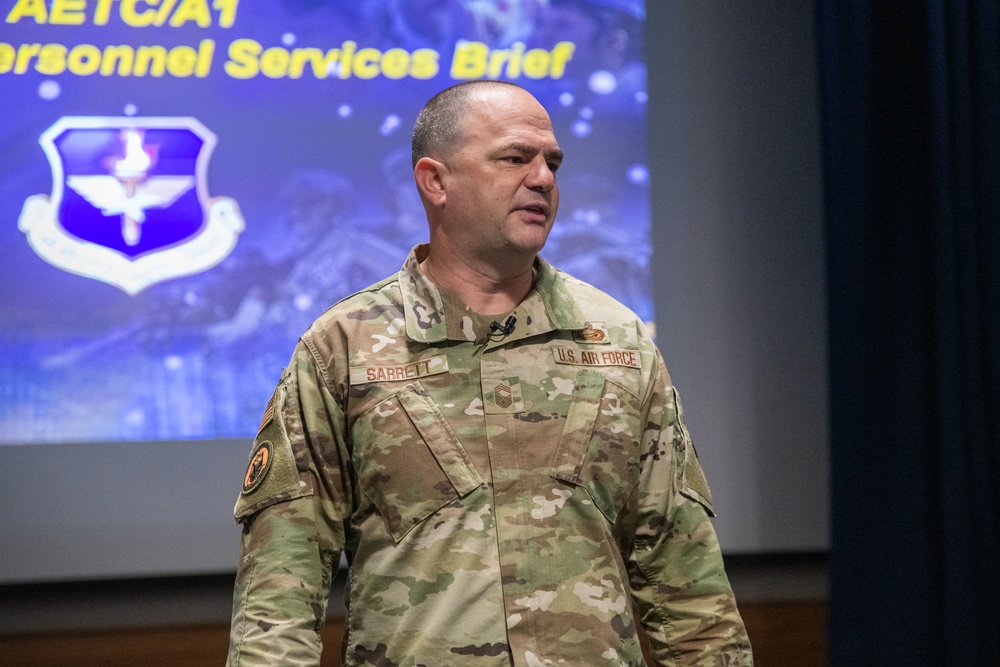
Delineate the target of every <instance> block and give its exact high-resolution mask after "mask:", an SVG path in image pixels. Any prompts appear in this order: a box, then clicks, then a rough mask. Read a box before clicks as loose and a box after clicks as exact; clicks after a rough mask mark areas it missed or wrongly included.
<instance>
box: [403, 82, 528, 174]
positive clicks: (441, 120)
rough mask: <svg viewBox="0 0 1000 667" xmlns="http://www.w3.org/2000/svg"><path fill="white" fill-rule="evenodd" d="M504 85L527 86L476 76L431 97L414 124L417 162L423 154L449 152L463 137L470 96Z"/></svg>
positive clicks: (415, 158)
mask: <svg viewBox="0 0 1000 667" xmlns="http://www.w3.org/2000/svg"><path fill="white" fill-rule="evenodd" d="M500 86H510V87H512V88H518V89H521V90H524V89H523V88H521V86H519V85H517V84H516V83H511V82H509V81H495V80H493V79H476V80H474V81H463V82H462V83H458V84H455V85H454V86H451V87H449V88H445V89H444V90H442V91H441V92H439V93H438V94H437V95H435V96H434V97H432V98H431V99H430V100H428V101H427V104H425V105H424V108H423V109H421V111H420V115H419V116H417V122H416V123H415V124H414V125H413V143H412V149H411V150H412V157H413V166H414V167H415V166H417V161H418V160H419V159H420V158H422V157H427V156H429V155H431V154H432V153H438V154H446V153H447V152H448V150H449V149H451V148H453V147H454V146H455V145H456V144H457V143H458V142H459V140H460V138H461V137H460V134H461V125H462V119H463V117H464V116H465V112H466V110H467V109H468V106H469V99H470V98H471V97H472V96H473V95H474V94H475V93H476V92H478V91H480V90H482V89H484V88H497V87H500Z"/></svg>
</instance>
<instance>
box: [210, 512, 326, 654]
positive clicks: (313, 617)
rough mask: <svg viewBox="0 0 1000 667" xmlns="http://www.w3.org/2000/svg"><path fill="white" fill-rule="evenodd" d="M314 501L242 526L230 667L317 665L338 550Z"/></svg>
mask: <svg viewBox="0 0 1000 667" xmlns="http://www.w3.org/2000/svg"><path fill="white" fill-rule="evenodd" d="M321 513H322V512H321V510H320V509H318V508H317V500H316V497H315V496H308V497H305V498H298V499H295V500H289V501H285V502H282V503H279V504H277V505H272V506H270V507H267V508H266V509H263V510H261V511H260V512H258V513H257V514H255V515H254V516H253V517H252V518H251V519H250V520H249V521H248V522H247V523H246V524H244V526H243V538H242V557H241V558H240V565H239V569H238V570H237V573H236V587H235V593H234V596H233V623H232V627H231V630H230V643H229V660H228V662H227V665H228V666H229V667H250V666H251V665H253V666H256V665H279V664H280V665H303V666H305V665H310V666H313V665H319V660H320V652H321V650H322V645H321V643H320V632H321V631H322V629H323V623H324V622H325V620H326V605H327V597H328V595H329V591H330V583H331V581H332V576H333V573H334V568H335V567H336V565H337V564H339V562H340V560H339V559H340V551H339V549H338V548H337V545H336V542H335V540H333V539H331V537H332V536H331V535H330V534H329V533H330V531H328V530H323V529H322V528H320V526H321V525H322V524H323V523H325V521H324V519H323V518H321V517H320V516H319V515H320V514H321Z"/></svg>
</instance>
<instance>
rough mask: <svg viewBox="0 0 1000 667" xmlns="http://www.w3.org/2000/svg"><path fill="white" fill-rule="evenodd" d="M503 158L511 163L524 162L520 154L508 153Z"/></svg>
mask: <svg viewBox="0 0 1000 667" xmlns="http://www.w3.org/2000/svg"><path fill="white" fill-rule="evenodd" d="M504 159H505V160H507V161H508V162H510V163H512V164H524V158H523V157H521V156H520V155H508V156H507V157H505V158H504Z"/></svg>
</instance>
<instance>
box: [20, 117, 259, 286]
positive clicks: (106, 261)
mask: <svg viewBox="0 0 1000 667" xmlns="http://www.w3.org/2000/svg"><path fill="white" fill-rule="evenodd" d="M39 143H41V145H42V148H43V149H44V151H45V154H46V156H47V157H48V159H49V164H50V166H51V167H52V195H51V196H48V195H34V196H31V197H28V199H27V200H26V201H25V202H24V208H23V209H22V211H21V218H20V220H19V221H18V227H19V229H20V230H21V231H23V232H24V233H25V234H26V235H27V239H28V244H29V245H30V246H31V247H32V249H33V250H34V251H35V252H36V253H37V254H38V255H39V256H40V257H41V258H42V259H44V260H45V261H46V262H48V263H50V264H52V265H53V266H56V267H58V268H60V269H63V270H64V271H68V272H70V273H75V274H78V275H81V276H86V277H88V278H93V279H95V280H101V281H103V282H106V283H109V284H111V285H115V286H116V287H118V288H120V289H122V290H123V291H125V292H126V293H128V294H137V293H139V292H141V291H142V290H144V289H146V288H147V287H149V286H150V285H153V284H155V283H158V282H162V281H164V280H169V279H171V278H177V277H180V276H186V275H191V274H195V273H200V272H202V271H205V270H207V269H210V268H211V267H213V266H215V265H216V264H218V263H219V262H221V261H222V260H223V259H225V258H226V257H227V256H228V255H229V253H230V252H232V250H233V248H234V247H235V246H236V240H237V237H238V236H239V234H240V232H242V231H243V229H244V226H245V223H244V220H243V216H242V214H241V213H240V209H239V206H237V204H236V202H235V201H234V200H233V199H230V198H228V197H213V198H210V197H209V196H208V185H207V173H208V159H209V157H210V155H211V153H212V150H213V149H214V148H215V143H216V139H215V135H214V134H213V133H212V132H211V131H210V130H209V129H208V128H206V127H205V126H204V125H202V124H201V123H200V122H198V121H197V120H195V119H194V118H140V117H134V118H129V117H122V118H99V117H90V116H84V117H72V116H67V117H64V118H61V119H59V120H58V121H57V122H56V123H55V124H54V125H53V126H52V127H50V128H49V129H48V130H46V131H45V132H44V133H43V134H42V136H41V138H40V139H39Z"/></svg>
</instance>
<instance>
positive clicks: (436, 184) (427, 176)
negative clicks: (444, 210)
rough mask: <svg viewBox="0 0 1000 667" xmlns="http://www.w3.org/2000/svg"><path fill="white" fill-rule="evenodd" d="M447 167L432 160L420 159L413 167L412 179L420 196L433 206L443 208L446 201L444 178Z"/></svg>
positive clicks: (427, 158)
mask: <svg viewBox="0 0 1000 667" xmlns="http://www.w3.org/2000/svg"><path fill="white" fill-rule="evenodd" d="M447 171H448V167H446V166H445V165H444V163H443V162H439V161H438V160H435V159H433V158H429V157H422V158H420V159H419V160H417V164H416V165H415V166H414V167H413V179H414V180H415V181H416V183H417V190H419V191H420V194H421V196H422V197H423V198H424V199H425V200H427V201H428V202H430V203H431V204H433V205H434V206H443V205H444V202H445V200H446V199H447V196H446V193H445V185H444V176H445V173H446V172H447Z"/></svg>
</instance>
